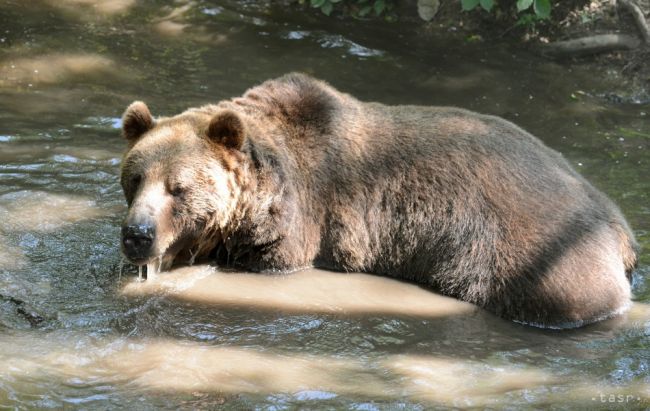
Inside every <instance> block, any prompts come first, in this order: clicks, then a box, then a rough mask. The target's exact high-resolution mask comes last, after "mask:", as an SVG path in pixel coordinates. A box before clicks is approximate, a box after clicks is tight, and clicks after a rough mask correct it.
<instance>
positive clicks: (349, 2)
mask: <svg viewBox="0 0 650 411" xmlns="http://www.w3.org/2000/svg"><path fill="white" fill-rule="evenodd" d="M483 1H492V0H483ZM309 5H310V6H312V7H314V8H319V9H320V11H321V12H323V14H325V15H328V16H329V15H330V14H332V11H334V10H335V9H338V10H344V11H346V12H348V13H350V14H351V15H353V16H355V17H368V16H370V15H371V14H372V13H373V12H374V14H375V16H381V15H385V14H386V12H388V11H390V10H392V9H393V0H309Z"/></svg>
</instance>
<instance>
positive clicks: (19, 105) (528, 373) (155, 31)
mask: <svg viewBox="0 0 650 411" xmlns="http://www.w3.org/2000/svg"><path fill="white" fill-rule="evenodd" d="M260 3H261V2H252V1H237V2H235V1H207V0H203V1H202V0H195V1H175V2H174V1H167V0H152V1H147V2H137V3H136V2H135V1H134V0H105V1H96V0H38V1H21V0H15V1H8V0H0V295H1V297H0V408H3V409H4V408H8V409H12V408H15V409H43V408H66V407H67V408H85V409H119V408H125V409H195V408H202V409H206V408H208V409H215V408H220V409H221V408H222V409H233V410H235V409H270V410H280V409H305V408H309V409H314V408H325V409H357V410H398V409H399V410H424V409H432V408H439V409H448V408H477V409H483V408H493V409H522V408H523V409H525V408H535V409H540V408H556V409H571V410H573V409H600V408H602V409H623V408H625V409H648V408H650V340H649V337H650V280H648V279H647V277H648V275H649V273H650V198H649V195H650V177H648V176H650V153H649V152H648V149H649V146H650V126H649V123H650V121H649V120H650V106H648V105H645V106H644V105H641V104H634V103H633V102H631V101H630V102H625V101H623V102H620V101H617V100H616V99H611V98H608V93H610V92H611V90H615V89H616V87H617V86H618V85H619V84H620V83H621V81H623V80H622V79H621V78H618V77H617V75H616V73H612V72H608V71H606V70H603V69H599V68H595V67H586V66H573V65H571V64H568V63H565V64H557V63H553V62H549V61H545V60H542V59H539V58H537V57H535V56H534V55H530V54H528V52H527V51H526V50H522V49H517V48H514V47H507V46H497V45H494V44H492V43H490V42H488V43H481V42H478V43H477V42H467V41H464V40H463V39H462V38H458V37H457V36H445V37H449V38H447V39H444V38H436V37H433V36H431V35H430V33H427V31H426V30H423V29H420V28H418V27H414V26H413V25H410V24H398V23H387V22H382V21H379V22H354V21H346V22H342V21H340V20H337V19H335V18H325V17H322V16H320V15H318V13H314V14H313V15H312V14H305V13H302V12H300V11H297V8H295V7H294V8H282V7H279V6H274V7H269V6H266V5H264V4H260ZM292 70H300V71H305V72H308V73H311V74H313V75H315V76H317V77H321V78H323V79H326V80H328V81H329V82H331V83H332V84H333V85H334V86H336V87H337V88H339V89H341V90H344V91H347V92H349V93H352V94H354V95H355V96H357V97H359V98H361V99H364V100H374V101H380V102H384V103H390V104H400V103H401V104H407V103H408V104H426V105H455V106H461V107H465V108H469V109H473V110H476V111H480V112H484V113H490V114H496V115H499V116H503V117H505V118H507V119H509V120H512V121H515V122H516V123H518V124H519V125H521V126H523V127H524V128H526V129H528V130H530V131H531V132H533V133H534V134H536V135H537V136H539V137H540V138H541V139H543V140H544V141H545V142H546V143H547V144H548V145H550V146H552V147H553V148H555V149H557V150H559V151H560V152H562V153H563V154H564V155H565V156H566V157H567V158H568V159H569V160H570V162H571V163H572V164H573V165H574V166H575V167H576V168H577V169H578V170H579V172H581V173H582V174H584V175H585V176H586V177H587V178H588V179H589V180H590V181H592V182H593V183H594V184H595V185H596V186H598V187H599V188H600V189H602V190H603V191H605V192H606V193H607V194H608V195H609V196H610V197H612V198H613V199H614V200H615V201H616V202H617V203H618V204H619V205H620V206H621V208H622V210H623V212H624V213H625V214H626V216H627V218H628V219H629V222H630V224H631V225H632V227H633V228H634V231H635V233H636V235H637V238H638V240H639V242H640V243H641V245H642V254H641V262H640V266H639V268H638V270H637V271H636V272H635V274H634V285H633V286H634V293H635V297H634V299H635V302H634V305H633V307H632V309H631V310H630V312H628V313H627V314H625V315H623V316H621V317H618V318H615V319H612V320H608V321H605V322H602V323H599V324H595V325H591V326H588V327H585V328H581V329H577V330H567V331H553V330H540V329H536V328H531V327H526V326H523V325H518V324H514V323H511V322H508V321H504V320H501V319H499V318H496V317H494V316H492V315H490V314H488V313H485V312H483V311H481V310H478V309H476V308H475V307H473V306H471V305H468V304H464V303H461V302H458V301H455V300H452V299H449V298H445V297H442V296H439V295H436V294H434V293H432V292H430V291H427V290H424V289H421V288H419V287H417V286H414V285H411V284H407V283H401V282H396V281H393V280H389V279H384V278H379V277H374V276H369V275H362V274H349V275H343V274H336V273H328V272H324V271H318V270H308V271H304V272H300V273H296V274H294V275H289V276H268V277H267V276H259V275H253V274H246V273H232V272H223V271H220V270H218V269H216V268H213V267H208V266H194V267H187V268H181V269H178V270H176V271H174V272H171V273H167V274H163V275H161V276H160V277H159V280H158V281H156V282H145V283H137V282H135V281H134V280H135V278H136V276H137V270H136V269H135V268H134V267H130V266H124V267H122V266H121V257H120V254H119V247H118V242H119V226H120V223H121V219H122V218H123V216H124V214H125V210H126V207H125V202H124V200H123V197H122V193H121V189H120V186H119V184H118V175H119V163H120V157H121V153H122V152H123V150H124V148H125V144H124V142H123V141H122V139H121V138H120V136H119V126H120V125H119V116H120V114H121V112H122V111H123V110H124V108H125V107H126V106H127V105H128V104H129V103H130V102H131V101H133V100H135V99H139V100H144V101H146V102H147V103H148V104H149V106H150V108H151V109H152V111H153V112H154V114H156V115H169V114H174V113H177V112H179V111H181V110H183V109H185V108H186V107H189V106H194V105H199V104H204V103H206V102H216V101H218V100H221V99H225V98H230V97H233V96H237V95H240V94H242V93H243V92H244V91H245V90H246V89H247V88H248V87H250V86H252V85H255V84H257V83H259V82H261V81H263V80H265V79H268V78H272V77H275V76H279V75H281V74H283V73H285V72H288V71H292ZM120 273H121V274H120Z"/></svg>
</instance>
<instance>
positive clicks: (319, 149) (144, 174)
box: [122, 74, 636, 326]
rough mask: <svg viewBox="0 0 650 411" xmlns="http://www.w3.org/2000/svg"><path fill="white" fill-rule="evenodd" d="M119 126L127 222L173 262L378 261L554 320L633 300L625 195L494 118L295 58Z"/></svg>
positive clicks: (391, 271) (499, 308)
mask: <svg viewBox="0 0 650 411" xmlns="http://www.w3.org/2000/svg"><path fill="white" fill-rule="evenodd" d="M124 135H125V137H126V138H127V139H128V140H129V141H130V145H131V148H130V149H129V151H128V152H127V153H126V155H125V158H124V163H123V168H122V184H123V186H124V191H125V194H126V198H127V200H128V202H129V205H130V210H129V216H128V217H127V224H139V223H141V222H142V221H150V222H152V224H153V225H154V226H155V227H156V238H155V241H154V246H153V247H152V251H151V253H150V255H149V256H148V257H147V258H148V259H149V260H150V259H151V258H154V257H156V256H163V257H164V259H165V261H166V265H167V266H169V265H170V264H171V262H172V261H173V260H174V259H177V260H182V259H189V258H190V256H193V255H197V254H198V255H199V256H204V257H205V256H208V255H210V256H211V257H212V258H216V259H217V260H218V261H219V262H220V263H222V264H229V265H234V266H237V267H240V268H243V269H247V270H254V271H262V272H287V271H293V270H296V269H300V268H303V267H308V266H316V267H322V268H327V269H331V270H339V271H362V272H369V273H375V274H380V275H387V276H392V277H396V278H401V279H407V280H411V281H414V282H417V283H420V284H423V285H426V286H429V287H431V288H433V289H435V290H438V291H440V292H441V293H443V294H446V295H450V296H454V297H456V298H459V299H461V300H464V301H469V302H471V303H474V304H477V305H479V306H481V307H483V308H485V309H487V310H490V311H492V312H494V313H496V314H497V315H500V316H502V317H505V318H509V319H513V320H517V321H523V322H528V323H533V324H537V325H542V326H567V325H573V326H576V325H581V324H584V323H588V322H591V321H596V320H598V319H601V318H604V317H607V316H609V315H612V314H613V313H616V312H619V311H620V310H622V309H624V308H625V307H626V306H627V305H628V304H629V302H630V283H629V281H628V279H627V278H626V273H627V274H628V275H629V273H630V272H631V270H632V269H633V268H634V266H635V264H636V250H635V248H636V244H635V241H634V238H633V236H632V234H631V232H630V229H629V228H628V226H627V223H626V222H625V220H624V218H623V216H622V215H621V213H620V211H619V210H618V209H617V207H616V206H615V205H614V204H613V203H612V202H611V201H610V200H609V199H607V198H606V197H605V196H604V195H603V194H602V193H600V192H599V191H597V190H596V189H595V188H594V187H593V186H591V185H590V184H589V183H588V182H587V181H585V180H584V179H583V178H582V177H581V176H580V175H579V174H578V173H576V172H575V171H574V170H573V169H572V168H571V167H570V166H569V164H568V163H567V162H566V161H565V160H564V158H563V157H562V156H561V155H560V154H559V153H557V152H555V151H553V150H551V149H549V148H548V147H546V146H544V145H543V144H542V143H541V142H540V141H539V140H538V139H536V138H535V137H533V136H531V135H530V134H528V133H527V132H525V131H524V130H522V129H520V128H518V127H517V126H515V125H513V124H512V123H509V122H507V121H505V120H503V119H500V118H497V117H492V116H486V115H480V114H476V113H472V112H469V111H465V110H461V109H457V108H442V107H417V106H394V107H391V106H385V105H382V104H377V103H363V102H360V101H358V100H356V99H355V98H353V97H351V96H349V95H347V94H343V93H341V92H339V91H337V90H335V89H334V88H332V87H331V86H329V85H328V84H326V83H324V82H321V81H318V80H315V79H313V78H310V77H308V76H306V75H302V74H289V75H286V76H284V77H281V78H279V79H276V80H270V81H267V82H265V83H263V84H262V85H260V86H257V87H254V88H252V89H251V90H249V91H248V92H247V93H246V94H245V95H244V96H243V97H241V98H235V99H233V100H230V101H223V102H221V103H219V104H217V105H208V106H204V107H201V108H197V109H190V110H188V111H186V112H184V113H182V114H180V115H178V116H175V117H171V118H163V119H159V120H157V121H155V122H154V121H153V120H152V118H151V115H150V114H149V111H148V109H147V108H146V106H144V104H142V103H134V105H132V106H131V107H130V108H129V109H127V111H126V113H125V115H124ZM154 187H157V188H154ZM140 199H142V200H141V201H140ZM137 262H138V263H139V264H143V263H145V262H146V261H145V260H140V261H137Z"/></svg>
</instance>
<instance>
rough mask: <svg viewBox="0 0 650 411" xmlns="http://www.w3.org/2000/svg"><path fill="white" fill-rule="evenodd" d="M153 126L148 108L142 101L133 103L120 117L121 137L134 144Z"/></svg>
mask: <svg viewBox="0 0 650 411" xmlns="http://www.w3.org/2000/svg"><path fill="white" fill-rule="evenodd" d="M153 126H154V121H153V117H152V116H151V112H149V108H148V107H147V105H146V104H144V103H143V102H142V101H134V102H133V103H131V105H130V106H129V107H127V108H126V111H125V112H124V114H123V115H122V135H123V136H124V138H126V139H127V140H128V141H129V142H130V143H134V142H135V141H136V140H137V139H138V138H140V137H141V136H142V135H143V134H144V133H146V132H147V131H149V130H151V129H152V128H153Z"/></svg>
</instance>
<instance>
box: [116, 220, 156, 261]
mask: <svg viewBox="0 0 650 411" xmlns="http://www.w3.org/2000/svg"><path fill="white" fill-rule="evenodd" d="M154 231H155V230H154V227H153V226H151V225H147V224H137V225H126V226H123V227H122V246H123V247H124V254H126V256H127V257H128V258H130V259H140V258H145V257H148V256H149V254H150V252H151V246H152V245H153V240H154V234H155V233H154Z"/></svg>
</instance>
